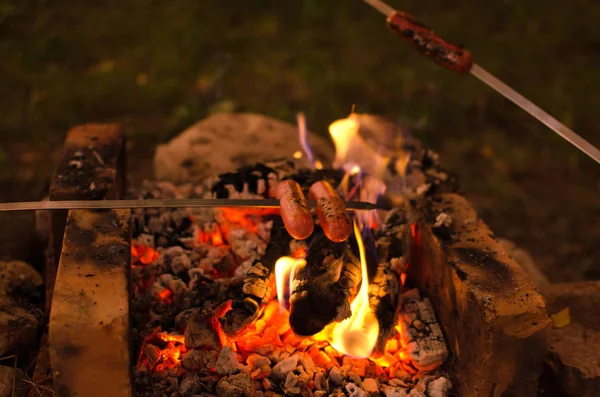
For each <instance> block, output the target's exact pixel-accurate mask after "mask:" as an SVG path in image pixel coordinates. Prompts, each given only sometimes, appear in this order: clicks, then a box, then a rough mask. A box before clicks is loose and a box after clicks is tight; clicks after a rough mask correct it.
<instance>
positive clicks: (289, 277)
mask: <svg viewBox="0 0 600 397" xmlns="http://www.w3.org/2000/svg"><path fill="white" fill-rule="evenodd" d="M304 266H306V261H305V260H304V259H297V258H292V257H289V256H282V257H281V258H279V259H277V262H275V283H276V286H277V300H278V301H279V307H280V309H281V310H285V309H286V307H285V303H286V302H285V286H286V284H289V292H290V293H291V291H292V283H293V280H294V278H295V277H296V273H297V272H298V270H300V269H301V268H303V267H304ZM286 281H287V282H286Z"/></svg>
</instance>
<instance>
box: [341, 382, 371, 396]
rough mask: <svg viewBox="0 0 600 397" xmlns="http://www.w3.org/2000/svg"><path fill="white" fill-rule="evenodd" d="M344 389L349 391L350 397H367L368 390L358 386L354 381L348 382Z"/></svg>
mask: <svg viewBox="0 0 600 397" xmlns="http://www.w3.org/2000/svg"><path fill="white" fill-rule="evenodd" d="M344 389H346V391H347V392H348V396H349V397H367V396H368V394H367V392H366V391H364V390H363V389H361V388H360V387H358V386H356V385H355V384H354V383H347V384H346V386H344Z"/></svg>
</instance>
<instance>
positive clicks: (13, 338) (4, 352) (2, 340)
mask: <svg viewBox="0 0 600 397" xmlns="http://www.w3.org/2000/svg"><path fill="white" fill-rule="evenodd" d="M40 319H41V316H37V315H36V314H34V313H31V312H29V311H27V310H25V309H23V308H21V307H18V306H16V304H15V302H14V301H13V300H12V299H10V298H8V297H6V296H2V295H0V357H4V356H8V355H10V354H13V353H16V350H17V348H18V349H20V350H21V351H26V350H27V349H30V348H32V347H34V346H35V345H36V343H37V334H38V329H39V327H40Z"/></svg>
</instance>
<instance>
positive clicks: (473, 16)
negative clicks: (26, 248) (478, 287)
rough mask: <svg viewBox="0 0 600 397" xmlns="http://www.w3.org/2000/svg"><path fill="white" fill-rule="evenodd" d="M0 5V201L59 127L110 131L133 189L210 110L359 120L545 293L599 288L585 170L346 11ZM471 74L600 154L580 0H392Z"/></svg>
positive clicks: (466, 84) (24, 177) (48, 151)
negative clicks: (460, 207)
mask: <svg viewBox="0 0 600 397" xmlns="http://www.w3.org/2000/svg"><path fill="white" fill-rule="evenodd" d="M59 3H60V5H59V4H56V3H54V2H48V1H39V0H36V1H33V0H24V1H18V2H16V1H15V2H11V1H8V2H7V1H0V54H2V55H1V56H0V108H1V109H2V110H1V111H0V114H1V115H2V117H0V137H1V140H0V200H3V201H8V200H23V199H37V198H39V197H41V195H42V194H43V191H44V189H45V188H46V187H47V180H48V177H49V172H50V171H51V170H52V164H53V162H54V161H55V160H56V157H57V156H58V153H59V150H60V144H61V141H62V139H63V138H64V134H65V133H66V131H67V130H68V129H69V128H70V127H72V126H74V125H76V124H78V123H82V122H92V121H106V120H111V121H114V120H118V121H121V122H122V123H123V124H124V125H125V127H126V129H127V132H128V136H129V138H130V139H129V140H130V144H129V151H130V159H131V161H130V162H129V164H130V170H131V174H132V176H133V177H134V181H136V182H139V180H140V179H141V178H143V177H145V176H148V175H150V172H151V170H150V160H151V157H152V148H153V147H154V145H155V144H156V143H158V142H164V141H166V140H168V139H169V138H170V137H172V136H174V135H175V134H177V133H178V132H179V131H181V130H183V129H184V128H185V127H187V126H188V125H190V124H192V123H193V122H195V121H197V120H199V119H201V118H203V117H205V116H206V115H207V114H210V113H212V112H215V111H219V110H239V111H252V112H257V113H263V114H267V115H270V116H273V117H278V118H281V119H283V120H287V121H291V122H293V121H294V117H295V114H296V112H297V111H304V112H305V113H306V115H307V117H308V121H309V128H310V129H312V130H314V131H315V132H319V133H323V134H324V133H326V130H327V125H328V124H329V123H330V122H331V121H333V120H335V119H337V118H340V117H344V116H346V115H347V114H348V112H349V111H350V108H351V106H352V105H353V104H356V110H357V111H358V112H371V113H376V114H382V115H385V116H388V117H391V118H393V119H396V120H398V121H401V122H403V123H404V124H406V125H408V126H409V127H410V128H411V130H412V132H413V133H414V134H415V135H416V136H417V137H418V138H419V139H421V140H422V141H424V142H425V143H426V144H427V145H429V146H430V147H432V148H433V149H435V150H437V151H438V152H439V153H440V154H441V159H442V162H443V163H444V165H445V166H446V167H447V168H448V169H450V170H452V171H453V172H454V173H456V174H457V175H458V177H459V179H460V180H461V182H462V185H463V188H464V190H465V192H466V194H467V196H468V197H469V198H470V199H472V201H473V202H474V203H475V205H476V207H477V209H478V211H479V213H480V214H481V216H482V217H483V218H484V219H485V220H486V221H487V222H488V223H489V224H490V226H491V227H492V229H493V230H494V231H495V232H496V234H497V235H498V236H502V237H505V238H508V239H511V240H514V241H515V242H516V243H518V244H519V245H521V246H522V247H524V248H526V249H527V250H529V251H530V252H531V253H532V254H533V256H534V257H535V259H536V261H537V262H538V264H539V265H540V266H541V267H542V268H543V270H544V271H545V272H546V274H547V275H548V276H549V277H550V278H551V279H552V280H553V281H567V280H580V279H598V278H600V245H599V244H598V241H600V178H599V177H600V165H598V164H596V163H594V162H593V161H591V160H590V159H588V158H587V157H586V156H585V155H582V154H580V153H579V152H578V151H577V150H576V149H575V148H573V147H572V146H570V145H569V144H568V143H566V142H565V141H563V140H562V139H561V138H559V137H558V136H557V135H555V134H554V133H553V132H551V131H550V130H548V129H547V128H545V127H544V126H543V125H541V124H540V123H538V122H536V121H535V120H533V119H532V118H531V117H529V116H528V115H527V114H525V113H524V112H523V111H521V110H519V109H518V108H516V107H515V106H514V105H512V104H511V103H509V102H508V101H506V100H505V99H503V98H501V97H500V96H498V95H497V94H496V93H494V92H493V91H492V90H491V89H489V88H488V87H486V86H485V85H483V84H481V83H479V82H478V81H476V80H475V79H474V78H472V77H470V76H457V75H454V74H452V73H450V72H448V71H446V70H443V69H441V68H439V67H438V66H436V65H434V64H432V63H430V62H428V61H427V60H425V59H423V58H421V56H420V55H418V54H416V53H414V52H413V51H412V50H410V49H409V48H408V47H406V46H405V45H404V44H403V43H401V42H400V41H399V40H397V39H396V38H395V37H394V36H393V35H392V34H391V33H390V32H388V31H387V30H386V28H385V24H384V20H383V16H382V15H380V14H379V13H377V12H376V11H374V10H372V9H370V8H369V7H368V6H367V5H365V4H364V3H363V2H361V1H359V0H355V1H347V0H345V1H342V0H329V1H326V2H325V1H321V0H303V1H296V2H291V1H274V0H272V1H267V0H255V1H247V0H229V1H227V2H225V3H226V5H223V4H224V2H222V1H218V0H203V1H196V0H186V1H181V0H178V1H170V2H159V1H153V0H123V1H120V2H118V3H113V2H110V3H109V2H103V1H101V2H95V5H93V6H92V5H84V4H83V3H81V2H76V1H72V0H71V1H62V2H59ZM390 4H392V5H394V6H398V7H400V6H401V7H403V9H404V10H406V11H408V12H411V13H413V14H415V15H417V16H419V17H420V18H421V19H422V20H423V21H424V22H425V23H426V24H428V25H429V26H432V27H434V28H435V30H436V31H437V32H438V33H440V34H442V35H443V36H445V37H446V38H448V39H450V40H452V41H455V42H457V43H462V44H464V45H465V46H466V47H468V48H469V49H471V50H472V52H473V54H474V55H475V58H476V60H477V62H479V63H480V64H481V65H482V66H483V67H485V68H486V69H488V70H490V71H491V72H493V73H495V74H497V75H498V76H500V77H501V78H502V79H504V80H505V81H506V82H507V83H509V84H510V85H512V86H514V87H515V88H517V89H518V90H519V91H521V92H522V93H523V94H524V95H526V96H527V97H529V98H531V99H532V100H533V101H534V102H536V103H538V104H539V105H540V106H542V107H543V108H544V109H546V110H548V111H549V112H550V113H551V114H553V115H555V116H556V117H557V118H558V119H560V120H561V121H564V122H565V123H567V124H568V125H569V126H571V127H573V129H574V130H575V131H577V132H579V133H580V134H581V135H583V136H584V137H585V138H587V139H589V140H590V141H591V142H592V143H594V144H596V145H600V138H599V136H600V135H599V132H600V119H599V118H598V117H597V108H598V101H597V99H596V96H597V95H596V92H595V88H596V87H598V86H600V73H598V71H599V70H600V30H599V29H598V28H597V21H598V20H600V7H598V5H597V4H595V2H594V1H593V0H573V1H571V2H568V3H565V2H562V1H558V0H530V1H526V2H523V1H517V0H490V1H486V2H473V1H468V0H432V1H417V0H405V1H402V2H398V1H390Z"/></svg>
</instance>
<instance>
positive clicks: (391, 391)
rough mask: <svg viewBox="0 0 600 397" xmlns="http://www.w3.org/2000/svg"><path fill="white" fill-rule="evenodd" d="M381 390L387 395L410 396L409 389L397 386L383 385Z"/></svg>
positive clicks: (388, 396)
mask: <svg viewBox="0 0 600 397" xmlns="http://www.w3.org/2000/svg"><path fill="white" fill-rule="evenodd" d="M381 391H382V392H383V394H384V395H385V397H408V393H407V389H405V388H402V387H397V386H386V385H382V386H381Z"/></svg>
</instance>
